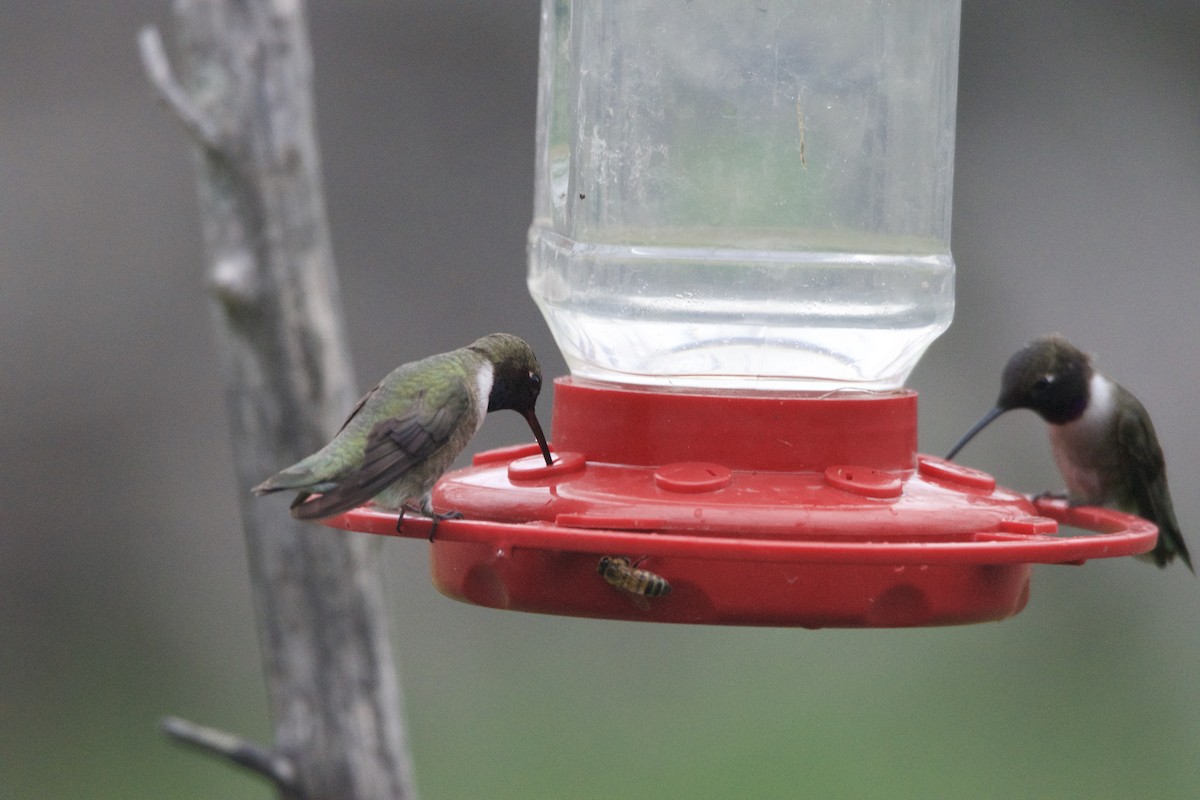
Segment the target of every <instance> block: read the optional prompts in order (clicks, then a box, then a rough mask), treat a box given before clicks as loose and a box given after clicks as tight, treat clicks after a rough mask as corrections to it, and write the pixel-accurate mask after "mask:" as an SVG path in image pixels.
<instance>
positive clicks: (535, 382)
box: [529, 372, 542, 387]
mask: <svg viewBox="0 0 1200 800" xmlns="http://www.w3.org/2000/svg"><path fill="white" fill-rule="evenodd" d="M529 383H530V384H531V385H532V386H534V387H537V386H541V385H542V376H541V375H538V374H537V373H536V372H531V373H529Z"/></svg>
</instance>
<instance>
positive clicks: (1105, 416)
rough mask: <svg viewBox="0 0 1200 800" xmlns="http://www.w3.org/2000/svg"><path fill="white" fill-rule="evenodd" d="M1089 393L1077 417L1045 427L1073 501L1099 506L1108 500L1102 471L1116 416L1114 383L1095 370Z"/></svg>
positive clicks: (1107, 457)
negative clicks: (1082, 410) (1082, 409)
mask: <svg viewBox="0 0 1200 800" xmlns="http://www.w3.org/2000/svg"><path fill="white" fill-rule="evenodd" d="M1088 394H1089V397H1088V404H1087V408H1085V409H1084V412H1083V415H1082V416H1080V417H1079V419H1076V420H1072V421H1071V422H1068V423H1066V424H1065V425H1049V426H1048V428H1049V434H1050V449H1051V451H1052V452H1053V454H1054V461H1055V463H1056V464H1057V465H1058V471H1059V472H1061V473H1062V476H1063V480H1064V481H1066V484H1067V492H1068V494H1069V495H1070V498H1071V500H1072V502H1075V503H1087V504H1089V505H1100V504H1103V503H1104V502H1106V501H1107V500H1108V499H1109V498H1108V496H1107V495H1108V493H1109V487H1108V486H1107V485H1106V483H1105V481H1104V478H1103V474H1102V471H1101V470H1102V467H1103V465H1104V464H1106V463H1107V461H1108V460H1109V458H1110V456H1111V454H1110V453H1109V452H1106V450H1107V449H1108V448H1107V447H1106V446H1107V445H1109V444H1110V443H1111V433H1112V425H1113V421H1114V420H1115V418H1116V417H1115V414H1116V411H1117V408H1116V402H1117V401H1116V394H1117V393H1116V386H1115V384H1114V383H1113V382H1112V381H1111V380H1109V379H1108V378H1106V377H1105V376H1104V375H1102V374H1100V373H1099V372H1095V373H1093V374H1092V379H1091V381H1090V382H1089V383H1088Z"/></svg>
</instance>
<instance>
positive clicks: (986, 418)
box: [946, 406, 1008, 461]
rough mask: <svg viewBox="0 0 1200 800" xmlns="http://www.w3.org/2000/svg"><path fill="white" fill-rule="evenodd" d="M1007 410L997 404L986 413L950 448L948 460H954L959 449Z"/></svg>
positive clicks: (947, 455)
mask: <svg viewBox="0 0 1200 800" xmlns="http://www.w3.org/2000/svg"><path fill="white" fill-rule="evenodd" d="M1005 411H1008V409H1007V408H1001V407H1000V406H996V407H995V408H993V409H992V410H991V411H989V412H988V413H986V414H984V415H983V419H981V420H979V422H976V423H975V424H974V425H972V426H971V430H969V431H967V432H966V433H965V434H963V437H962V438H961V439H959V440H958V444H956V445H954V447H952V448H950V452H949V453H947V454H946V460H947V461H950V460H952V459H953V458H954V456H955V455H957V454H958V451H959V450H962V449H963V445H965V444H966V443H967V442H969V441H971V439H973V438H975V434H977V433H979V432H980V431H981V430H983V429H984V428H986V427H987V426H988V425H989V424H990V423H991V421H992V420H994V419H995V418H996V417H998V416H1000V415H1001V414H1003V413H1004V412H1005Z"/></svg>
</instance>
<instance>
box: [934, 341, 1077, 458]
mask: <svg viewBox="0 0 1200 800" xmlns="http://www.w3.org/2000/svg"><path fill="white" fill-rule="evenodd" d="M1091 379H1092V361H1091V359H1090V358H1088V356H1087V354H1085V353H1084V352H1083V351H1081V350H1079V349H1078V348H1077V347H1075V346H1074V345H1072V344H1071V343H1070V342H1068V341H1067V340H1066V339H1064V338H1063V337H1062V336H1059V335H1058V334H1052V335H1050V336H1042V337H1040V338H1037V339H1034V340H1033V341H1032V342H1030V343H1029V344H1027V345H1025V346H1024V347H1022V348H1021V349H1020V350H1018V351H1017V352H1016V353H1014V354H1013V356H1012V358H1010V359H1009V360H1008V363H1007V364H1006V365H1005V366H1004V374H1003V376H1002V377H1001V379H1000V397H999V399H997V400H996V405H995V407H994V408H993V409H992V410H991V411H989V412H988V413H987V414H985V415H984V417H983V419H981V420H979V422H977V423H975V425H974V426H972V428H971V429H970V430H969V431H967V432H966V434H965V435H964V436H963V437H962V438H961V439H959V441H958V444H956V445H954V447H953V448H952V449H951V450H950V452H949V454H948V455H947V456H946V458H954V456H955V454H956V453H958V451H959V450H961V449H962V447H963V445H965V444H966V443H967V442H969V441H971V439H972V438H974V436H975V434H977V433H979V432H980V431H981V430H983V429H984V428H985V427H987V426H988V424H989V423H991V421H992V420H994V419H995V418H996V417H998V416H1000V415H1001V414H1003V413H1004V412H1005V411H1011V410H1013V409H1014V408H1028V409H1029V410H1031V411H1034V412H1036V413H1037V415H1038V416H1040V417H1041V418H1042V419H1044V420H1046V422H1049V423H1051V424H1052V425H1063V424H1065V423H1068V422H1071V421H1072V420H1075V419H1079V417H1080V416H1081V415H1082V414H1083V412H1084V410H1085V409H1086V408H1087V404H1088V384H1089V382H1090V381H1091Z"/></svg>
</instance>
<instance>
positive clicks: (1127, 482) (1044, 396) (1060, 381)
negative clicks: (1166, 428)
mask: <svg viewBox="0 0 1200 800" xmlns="http://www.w3.org/2000/svg"><path fill="white" fill-rule="evenodd" d="M1014 408H1028V409H1031V410H1032V411H1035V412H1037V414H1038V415H1039V416H1040V417H1041V418H1042V419H1044V420H1045V421H1046V422H1048V423H1049V426H1048V432H1049V434H1050V448H1051V451H1052V452H1053V454H1054V462H1055V463H1056V464H1057V465H1058V471H1059V472H1060V473H1062V476H1063V480H1064V481H1066V484H1067V500H1068V502H1070V503H1071V504H1072V505H1097V506H1098V505H1112V506H1115V507H1116V508H1119V509H1121V510H1122V511H1128V512H1130V513H1134V514H1137V515H1138V516H1140V517H1143V518H1145V519H1148V520H1150V521H1151V522H1153V523H1154V524H1155V525H1157V526H1158V543H1157V544H1156V545H1155V546H1154V549H1153V550H1152V551H1151V552H1150V553H1147V554H1146V556H1144V557H1145V558H1149V559H1152V560H1153V561H1154V562H1155V563H1156V564H1158V566H1160V567H1165V566H1166V565H1167V564H1169V563H1171V561H1173V560H1174V559H1175V557H1176V556H1178V557H1179V558H1180V559H1181V560H1182V561H1183V563H1184V564H1186V565H1187V568H1188V569H1190V570H1192V572H1193V573H1194V572H1195V570H1194V569H1192V559H1191V556H1189V555H1188V551H1187V545H1186V544H1184V541H1183V534H1182V533H1180V530H1179V523H1178V522H1177V521H1176V520H1175V510H1174V508H1173V507H1172V505H1171V493H1170V490H1169V489H1168V488H1167V471H1166V465H1165V463H1164V461H1163V452H1162V447H1161V446H1160V445H1159V443H1158V436H1157V435H1156V434H1155V432H1154V425H1153V424H1152V423H1151V422H1150V415H1149V414H1148V413H1147V412H1146V409H1145V408H1144V407H1143V406H1142V404H1141V403H1140V402H1138V399H1137V398H1136V397H1134V396H1133V395H1132V394H1131V393H1130V392H1129V391H1128V390H1127V389H1125V388H1124V387H1123V386H1121V385H1120V384H1119V383H1117V382H1116V381H1114V380H1112V379H1111V378H1109V377H1108V376H1106V375H1105V374H1104V373H1102V372H1100V371H1099V370H1097V369H1096V368H1095V367H1094V366H1092V360H1091V358H1090V357H1089V356H1087V355H1086V354H1084V353H1083V352H1081V351H1080V350H1079V349H1077V348H1076V347H1074V346H1073V345H1072V344H1071V343H1070V342H1068V341H1067V340H1066V339H1064V338H1063V337H1062V336H1058V335H1052V336H1043V337H1041V338H1039V339H1034V340H1033V341H1032V342H1030V343H1029V344H1027V345H1025V346H1024V347H1022V348H1021V349H1020V350H1018V351H1017V352H1016V353H1015V354H1014V355H1013V356H1012V358H1010V359H1009V360H1008V364H1007V365H1005V367H1004V375H1003V377H1002V378H1001V381H1000V399H998V400H997V401H996V406H995V407H994V408H993V409H992V410H991V411H989V412H988V413H987V414H985V415H984V417H983V419H981V420H979V422H977V423H975V425H974V426H973V427H972V428H971V429H970V430H969V431H967V433H966V435H964V436H963V437H962V439H960V440H959V441H958V444H956V445H954V447H953V449H951V450H950V453H949V454H948V455H947V456H946V458H948V459H950V458H954V456H955V454H957V453H958V451H959V450H961V449H962V447H963V445H965V444H966V443H967V442H969V441H970V440H971V438H972V437H974V436H975V434H977V433H979V432H980V431H981V430H983V429H984V427H986V426H987V425H988V423H990V422H991V421H992V420H994V419H995V418H996V417H998V416H1000V415H1001V414H1003V413H1004V412H1005V411H1011V410H1012V409H1014Z"/></svg>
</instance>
